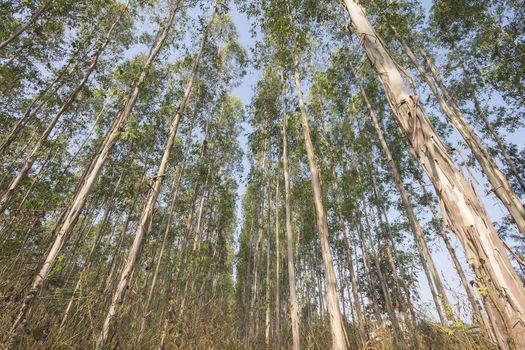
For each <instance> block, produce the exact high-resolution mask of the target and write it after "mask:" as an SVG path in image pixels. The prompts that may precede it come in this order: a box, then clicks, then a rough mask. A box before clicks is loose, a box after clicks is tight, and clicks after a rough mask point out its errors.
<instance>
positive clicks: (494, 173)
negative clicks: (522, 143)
mask: <svg viewBox="0 0 525 350" xmlns="http://www.w3.org/2000/svg"><path fill="white" fill-rule="evenodd" d="M391 28H392V30H393V32H394V33H395V35H396V38H397V40H398V41H399V42H400V43H401V45H402V46H403V49H404V50H405V53H406V54H407V56H408V57H409V58H410V60H411V61H412V63H413V64H414V65H415V66H416V68H417V70H418V71H419V73H420V74H421V76H422V77H423V79H424V80H425V82H426V83H427V85H428V86H429V87H430V89H431V90H432V93H433V94H434V96H435V97H436V99H437V100H438V102H439V105H440V106H441V109H442V110H443V112H444V113H445V116H446V117H447V120H448V121H449V122H450V123H452V125H454V127H455V128H456V130H457V131H458V132H459V133H460V134H461V136H462V137H463V139H464V140H465V142H466V143H467V144H468V145H469V147H470V149H471V151H472V154H473V155H474V157H476V159H477V161H478V163H479V165H480V166H481V169H482V170H483V173H484V174H485V176H486V177H487V180H488V181H489V182H490V184H491V185H492V191H493V192H494V194H495V195H496V196H497V197H498V198H499V199H500V200H501V202H502V203H503V205H504V206H505V207H506V208H507V210H508V211H509V213H510V214H511V216H512V218H513V219H514V222H515V223H516V225H517V226H518V229H519V230H520V232H521V233H522V234H523V235H524V236H525V207H524V206H523V203H521V200H520V198H519V197H518V196H517V195H516V193H514V191H513V189H512V186H511V185H510V183H509V182H508V180H507V178H506V177H505V174H503V172H502V171H501V170H500V169H499V168H498V166H497V164H496V162H495V161H494V159H492V156H491V155H490V153H489V152H488V150H487V148H486V147H485V146H484V145H483V143H482V142H481V140H480V139H479V137H478V135H476V133H475V132H474V130H473V129H472V128H471V127H470V126H469V125H468V123H467V121H466V119H465V117H464V116H463V113H462V112H461V110H460V109H459V107H458V106H457V104H456V102H455V101H454V99H452V97H451V96H450V94H449V93H448V91H447V89H446V88H445V86H444V85H443V84H442V83H441V80H440V79H439V75H438V74H437V71H436V70H435V69H431V72H433V76H434V78H435V77H437V80H436V81H439V82H440V87H441V90H442V91H443V93H444V94H445V96H446V97H447V99H448V100H449V102H450V103H451V104H452V107H453V108H450V107H449V105H448V104H447V101H445V98H443V96H442V95H441V94H440V93H439V91H438V88H437V86H436V84H434V82H433V81H432V79H431V77H430V76H429V75H428V73H427V72H426V70H425V68H424V67H423V65H422V64H421V63H419V61H418V60H417V58H416V55H415V54H414V52H413V51H412V49H411V48H410V47H409V46H408V44H407V43H406V42H405V41H404V40H403V38H402V37H401V36H400V35H399V34H398V33H397V31H396V29H395V28H394V27H391ZM427 63H428V61H427ZM489 131H490V129H489Z"/></svg>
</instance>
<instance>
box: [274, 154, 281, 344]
mask: <svg viewBox="0 0 525 350" xmlns="http://www.w3.org/2000/svg"><path fill="white" fill-rule="evenodd" d="M277 152H278V151H277ZM274 206H275V214H274V215H275V333H276V334H275V335H276V338H277V345H278V346H280V344H281V328H280V327H281V325H280V319H281V303H280V300H279V298H280V294H281V291H280V282H281V251H280V250H281V246H280V240H279V178H278V177H277V176H276V177H275V198H274Z"/></svg>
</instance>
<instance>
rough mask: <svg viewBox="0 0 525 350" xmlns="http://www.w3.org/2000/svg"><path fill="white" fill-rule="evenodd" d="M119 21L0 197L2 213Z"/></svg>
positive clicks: (114, 23)
mask: <svg viewBox="0 0 525 350" xmlns="http://www.w3.org/2000/svg"><path fill="white" fill-rule="evenodd" d="M119 21H120V17H119V18H117V20H116V21H115V22H113V24H112V25H111V27H110V29H109V30H108V32H107V33H106V36H105V37H104V41H103V42H102V44H101V45H100V47H99V48H98V50H97V52H96V53H95V55H94V56H93V59H92V60H91V63H90V65H89V66H88V68H87V70H86V72H85V73H84V76H83V77H82V80H81V81H80V83H79V84H78V85H77V87H76V88H75V89H74V90H73V91H72V92H71V93H70V94H69V95H68V97H67V98H66V101H65V102H64V103H63V104H62V106H61V107H60V109H59V110H58V112H57V113H56V114H55V115H54V116H53V118H52V119H51V122H50V123H49V125H48V126H47V128H46V129H45V130H44V132H43V133H42V134H41V135H40V137H39V139H38V140H37V142H36V145H35V146H34V147H33V149H32V150H31V152H30V153H29V155H28V156H27V158H26V159H25V161H24V165H23V167H22V169H21V170H20V172H19V173H18V175H17V176H16V177H15V178H13V179H12V180H11V182H10V183H9V186H8V187H7V190H6V191H5V193H4V195H3V196H2V198H1V199H0V213H3V212H4V210H5V208H6V206H7V203H8V202H9V200H10V199H11V197H12V196H13V193H14V192H15V190H16V188H17V187H18V185H19V184H20V182H21V181H22V180H23V179H25V177H26V176H27V174H28V173H29V171H30V170H31V168H32V167H33V163H34V162H35V160H36V158H37V155H38V153H39V151H40V149H41V148H42V146H43V145H44V141H45V140H47V138H48V137H49V135H50V134H51V132H52V131H53V129H54V128H55V126H56V124H57V123H58V121H59V120H60V117H61V116H62V115H63V114H64V112H65V111H66V110H67V109H68V108H69V107H70V106H71V105H72V104H73V102H75V99H76V98H77V96H78V94H79V93H80V90H82V88H83V87H84V85H85V84H86V82H87V81H88V79H89V77H90V76H91V74H92V73H93V71H94V70H95V68H96V66H97V63H98V60H99V58H100V55H101V54H102V52H103V51H104V49H105V48H106V46H107V45H108V44H109V41H110V39H111V34H112V33H113V30H114V29H115V27H116V26H117V24H118V22H119Z"/></svg>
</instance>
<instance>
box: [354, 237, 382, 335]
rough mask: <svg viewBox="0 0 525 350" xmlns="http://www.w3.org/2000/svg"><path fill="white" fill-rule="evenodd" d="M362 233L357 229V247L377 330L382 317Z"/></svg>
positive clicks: (375, 281)
mask: <svg viewBox="0 0 525 350" xmlns="http://www.w3.org/2000/svg"><path fill="white" fill-rule="evenodd" d="M362 231H363V230H362V228H361V227H359V230H358V233H359V234H358V237H359V246H360V247H361V258H362V261H363V267H364V268H365V273H366V276H367V277H368V286H369V289H370V296H371V298H372V309H373V310H374V316H375V318H376V328H378V327H379V326H380V325H381V324H383V317H382V316H381V311H380V310H379V303H378V301H377V295H376V291H377V285H376V283H377V280H376V279H375V277H376V276H374V275H373V274H372V271H371V269H370V264H369V261H368V257H369V254H368V249H367V248H366V243H365V240H364V237H363V234H362ZM356 255H357V252H356ZM356 259H357V258H356ZM363 305H364V304H363Z"/></svg>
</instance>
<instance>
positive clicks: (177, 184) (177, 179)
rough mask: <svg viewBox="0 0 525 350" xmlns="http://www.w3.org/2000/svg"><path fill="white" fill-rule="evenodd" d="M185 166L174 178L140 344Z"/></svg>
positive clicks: (143, 313) (143, 319) (147, 300)
mask: <svg viewBox="0 0 525 350" xmlns="http://www.w3.org/2000/svg"><path fill="white" fill-rule="evenodd" d="M184 168H185V166H184V164H183V165H182V166H181V168H180V169H179V173H178V175H177V176H175V177H174V178H173V184H172V186H171V188H172V190H173V191H174V192H173V197H172V199H171V203H170V207H169V209H168V211H169V212H168V219H167V221H166V226H165V228H164V235H163V237H162V245H161V246H160V252H159V256H158V258H157V264H156V265H155V271H154V272H153V279H152V280H151V283H150V288H149V291H148V297H147V299H146V304H145V305H144V310H143V312H142V321H141V323H140V330H139V335H138V339H137V344H138V345H139V346H140V344H141V342H142V338H143V336H144V330H145V328H146V321H147V319H148V316H149V313H150V304H151V300H152V298H153V291H154V290H155V287H156V285H157V279H158V276H159V272H160V264H161V263H162V259H163V257H164V251H165V249H166V243H167V240H168V237H169V234H170V231H171V220H172V218H173V213H174V211H175V203H176V201H177V197H178V193H179V188H180V183H181V179H182V173H183V171H184Z"/></svg>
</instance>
